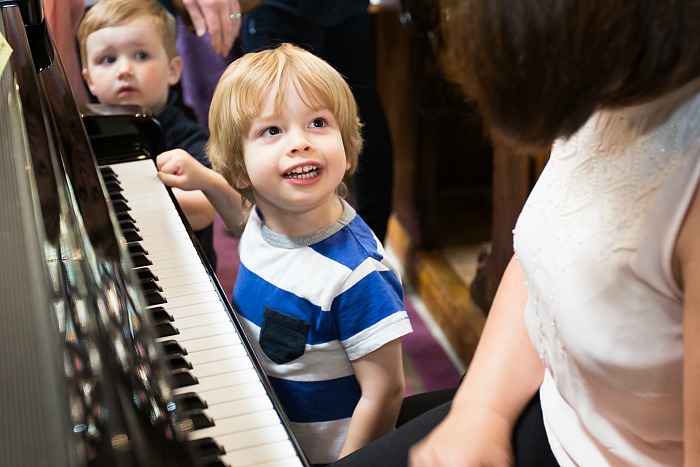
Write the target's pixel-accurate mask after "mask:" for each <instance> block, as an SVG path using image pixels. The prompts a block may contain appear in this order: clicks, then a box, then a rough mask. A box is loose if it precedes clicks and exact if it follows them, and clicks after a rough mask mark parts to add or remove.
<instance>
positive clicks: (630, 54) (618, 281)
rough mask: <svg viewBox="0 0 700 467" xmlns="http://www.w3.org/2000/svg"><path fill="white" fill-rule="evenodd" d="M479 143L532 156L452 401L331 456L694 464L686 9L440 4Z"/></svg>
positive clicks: (434, 461) (699, 99)
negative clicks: (533, 180) (544, 150)
mask: <svg viewBox="0 0 700 467" xmlns="http://www.w3.org/2000/svg"><path fill="white" fill-rule="evenodd" d="M443 6H444V9H443V11H444V12H445V13H446V14H447V15H449V21H447V22H446V23H447V27H448V34H447V36H448V37H449V42H448V43H449V44H450V47H451V52H452V55H453V57H452V58H453V60H455V61H456V62H457V63H458V64H459V66H458V67H457V69H458V70H459V76H460V78H461V84H462V85H463V87H464V89H465V91H466V94H467V95H468V96H469V98H471V99H473V100H475V101H476V102H477V103H478V104H479V106H480V108H481V110H482V112H483V116H484V119H485V121H486V122H487V125H488V129H489V131H490V134H491V136H492V137H493V138H494V139H501V140H504V141H507V142H508V144H511V145H516V146H518V147H526V148H541V147H549V145H550V144H552V142H554V144H553V146H552V153H551V157H550V159H549V162H548V164H547V166H546V168H545V169H544V171H543V173H542V175H541V176H540V178H539V180H538V182H537V184H536V186H535V187H534V189H533V191H532V193H531V195H530V197H529V199H528V201H527V203H526V204H525V207H524V208H523V210H522V213H521V215H520V217H519V219H518V222H517V225H516V228H515V230H514V252H515V253H514V256H513V259H512V260H511V262H510V264H509V266H508V268H507V270H506V272H505V273H504V275H503V278H502V280H501V284H500V286H499V289H498V292H497V294H496V297H495V299H494V301H493V305H492V308H491V310H490V312H489V315H488V320H487V324H486V326H485V328H484V331H483V334H482V338H481V341H480V343H479V345H478V348H477V350H476V353H475V356H474V359H473V360H472V363H471V365H470V368H469V371H468V374H467V376H466V377H465V378H464V381H463V382H462V384H461V385H460V388H459V389H458V391H457V393H456V395H455V397H454V399H453V400H452V402H451V403H447V404H445V405H442V406H439V407H437V408H435V409H433V410H431V411H428V412H427V413H425V414H423V415H421V416H418V417H416V418H414V419H413V420H411V421H409V422H408V423H406V424H404V425H402V426H401V427H400V428H399V429H398V430H397V431H396V432H394V433H392V434H391V435H388V436H386V437H384V438H383V439H381V440H379V441H377V442H375V443H373V444H371V445H369V446H367V447H366V448H364V449H362V450H360V451H359V452H357V453H356V454H354V455H352V456H349V457H347V458H345V459H343V460H341V461H340V462H339V463H338V465H383V466H386V465H405V464H406V462H410V464H411V465H412V466H431V467H434V466H441V465H445V466H450V467H453V466H461V465H464V466H466V465H513V464H516V465H537V466H546V465H644V466H655V465H659V466H661V465H664V466H668V465H682V464H685V465H696V464H698V463H700V391H698V390H697V388H698V387H700V345H698V344H697V342H700V194H699V193H698V184H699V181H700V35H699V34H698V33H697V31H699V30H700V0H656V1H653V0H633V1H626V2H621V1H617V0H612V1H611V0H589V1H586V2H580V1H577V0H548V1H543V0H536V1H535V0H446V1H444V5H443Z"/></svg>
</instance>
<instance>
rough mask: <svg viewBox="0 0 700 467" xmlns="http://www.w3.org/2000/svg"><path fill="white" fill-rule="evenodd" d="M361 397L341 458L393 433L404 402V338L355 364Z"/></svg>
mask: <svg viewBox="0 0 700 467" xmlns="http://www.w3.org/2000/svg"><path fill="white" fill-rule="evenodd" d="M352 367H353V369H354V370H355V376H356V377H357V380H358V382H359V383H360V387H361V388H362V396H361V397H360V401H359V402H358V403H357V406H356V407H355V411H354V412H353V414H352V420H351V422H350V428H349V429H348V434H347V437H346V438H345V444H344V445H343V449H342V450H341V452H340V457H343V456H346V455H348V454H350V453H351V452H353V451H355V450H357V449H359V448H361V447H362V446H364V445H366V444H367V443H369V442H370V441H374V440H375V439H377V438H379V437H380V436H383V435H385V434H387V433H390V432H391V431H392V430H393V429H394V427H395V426H396V419H397V418H398V416H399V410H400V409H401V401H402V400H403V392H404V380H403V364H402V357H401V339H395V340H393V341H391V342H389V343H387V344H384V345H383V346H382V347H380V348H379V349H377V350H375V351H374V352H371V353H369V354H367V355H365V356H364V357H362V358H358V359H357V360H355V361H353V362H352Z"/></svg>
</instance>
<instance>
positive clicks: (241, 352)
mask: <svg viewBox="0 0 700 467" xmlns="http://www.w3.org/2000/svg"><path fill="white" fill-rule="evenodd" d="M243 356H245V357H246V358H250V355H248V351H247V350H246V348H245V346H244V345H243V343H233V344H229V345H225V346H223V347H217V348H215V349H207V350H200V351H198V352H191V353H189V354H188V356H187V357H188V358H189V359H191V360H192V364H193V365H194V364H196V363H213V362H218V361H221V360H226V359H234V358H239V357H243ZM251 366H252V361H251Z"/></svg>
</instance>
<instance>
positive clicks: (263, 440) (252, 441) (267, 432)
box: [217, 425, 289, 451]
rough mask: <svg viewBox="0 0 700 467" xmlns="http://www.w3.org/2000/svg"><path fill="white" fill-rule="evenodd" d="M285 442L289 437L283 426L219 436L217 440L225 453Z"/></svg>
mask: <svg viewBox="0 0 700 467" xmlns="http://www.w3.org/2000/svg"><path fill="white" fill-rule="evenodd" d="M286 440H289V435H288V434H287V431H286V430H285V429H284V427H283V425H272V426H266V427H263V428H256V429H254V430H249V431H243V432H241V433H234V434H230V435H221V436H219V437H218V439H217V441H218V442H219V444H221V445H222V446H225V448H226V450H227V451H236V450H239V449H246V448H251V447H255V446H261V445H265V444H271V443H276V442H278V441H286Z"/></svg>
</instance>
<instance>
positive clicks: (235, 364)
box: [186, 346, 253, 378]
mask: <svg viewBox="0 0 700 467" xmlns="http://www.w3.org/2000/svg"><path fill="white" fill-rule="evenodd" d="M241 347H243V346H241ZM196 356H197V353H195V354H192V355H187V357H186V358H187V361H189V362H190V363H191V364H192V365H193V367H194V369H193V370H192V371H193V372H194V374H195V376H197V378H205V377H209V376H215V375H221V374H224V373H231V372H234V371H240V370H248V369H251V368H253V364H252V362H251V361H250V358H249V357H248V355H244V356H241V357H238V358H232V359H228V360H218V361H215V362H208V363H202V362H199V361H198V359H197V358H196Z"/></svg>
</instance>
